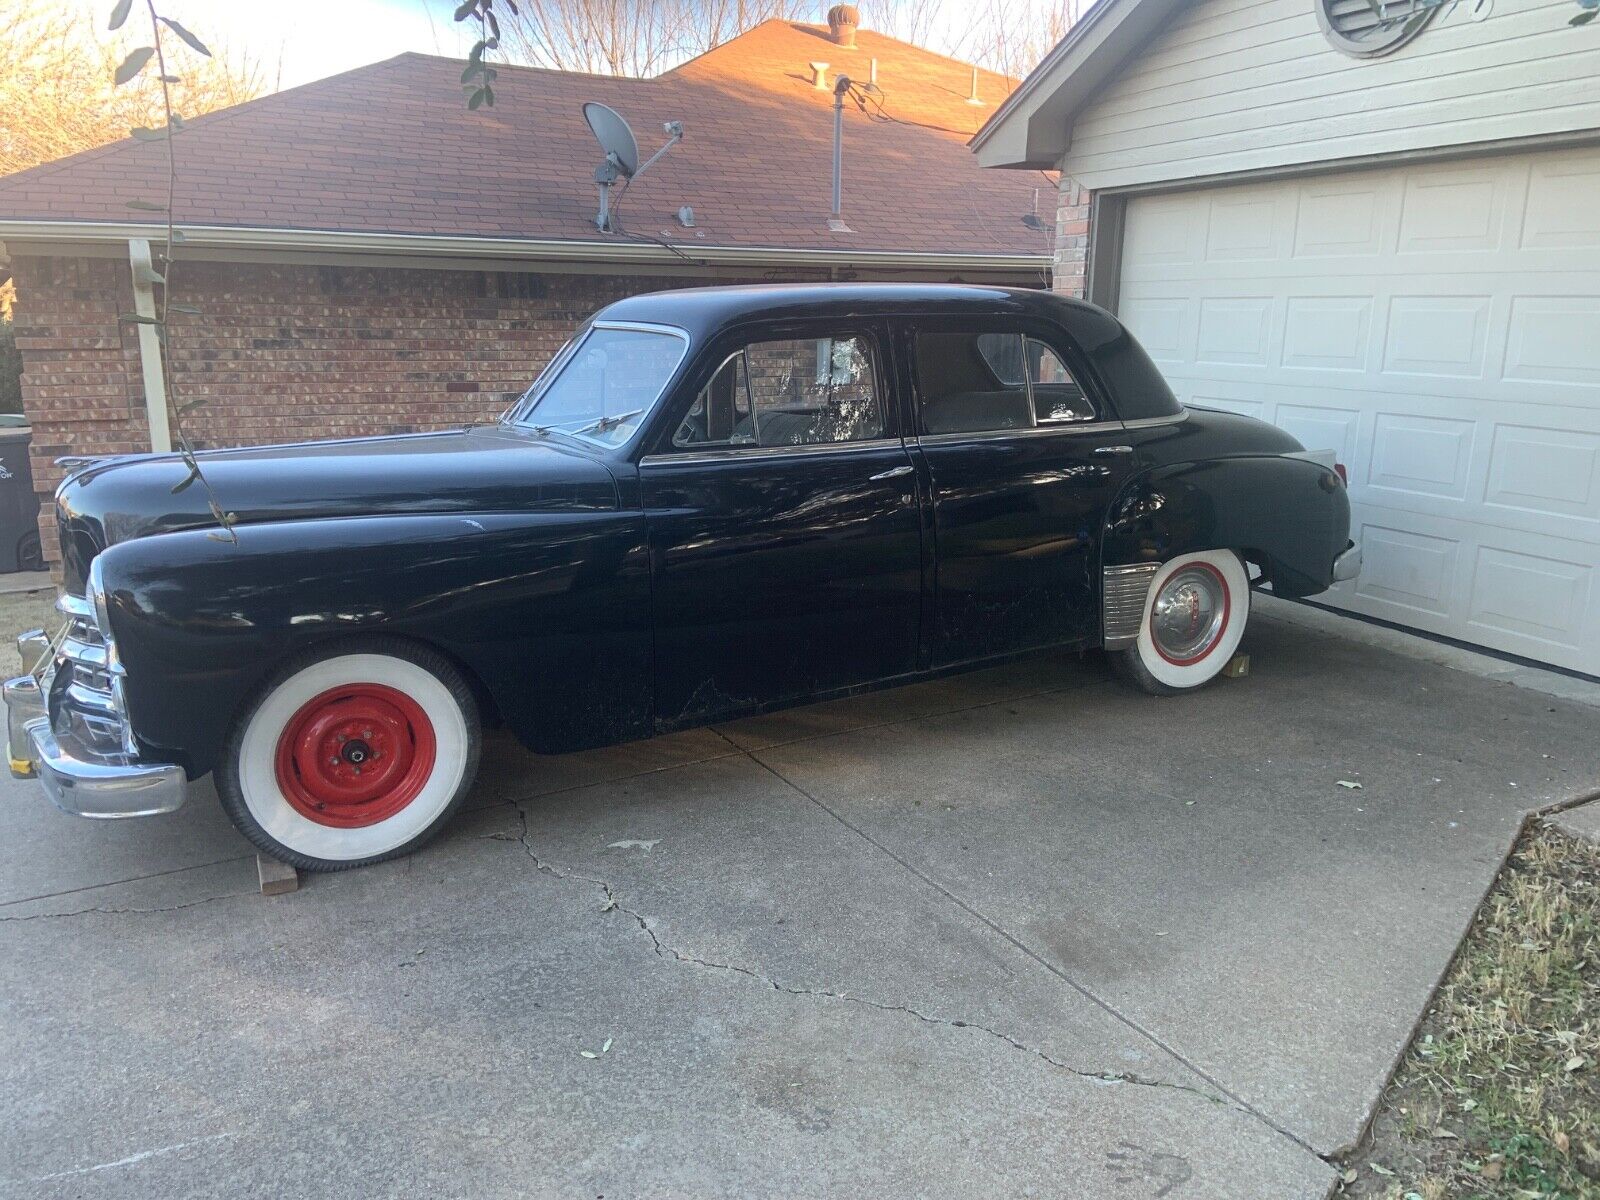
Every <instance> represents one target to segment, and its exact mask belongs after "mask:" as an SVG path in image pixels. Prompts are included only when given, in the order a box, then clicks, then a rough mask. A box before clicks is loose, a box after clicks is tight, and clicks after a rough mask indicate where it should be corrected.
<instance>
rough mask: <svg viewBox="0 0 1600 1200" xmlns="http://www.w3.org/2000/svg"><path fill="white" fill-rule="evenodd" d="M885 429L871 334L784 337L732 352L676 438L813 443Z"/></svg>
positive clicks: (711, 442) (695, 442)
mask: <svg viewBox="0 0 1600 1200" xmlns="http://www.w3.org/2000/svg"><path fill="white" fill-rule="evenodd" d="M883 435H884V418H883V406H882V403H881V399H880V397H879V395H878V386H877V374H876V370H875V367H874V364H873V355H872V347H871V344H870V343H869V342H868V341H867V339H865V338H863V337H859V336H849V337H828V338H785V339H782V340H775V341H766V342H752V343H751V344H750V345H748V346H745V347H744V348H743V349H741V350H739V351H737V352H736V353H734V354H732V355H730V356H729V357H728V359H727V360H726V361H724V362H723V364H722V366H721V367H719V368H718V370H717V373H716V374H715V375H713V376H712V378H711V382H710V383H708V384H707V385H706V386H705V387H704V388H703V389H702V390H701V392H700V394H699V395H698V396H696V397H695V402H694V404H693V405H692V406H691V407H690V409H689V412H688V415H686V416H685V417H684V419H683V422H682V423H681V424H680V425H679V426H678V428H677V430H676V432H674V433H673V435H672V444H673V445H674V446H677V447H680V448H689V447H697V446H704V447H712V446H761V447H768V446H816V445H829V444H832V443H836V442H861V441H870V440H872V439H873V438H880V437H882V436H883Z"/></svg>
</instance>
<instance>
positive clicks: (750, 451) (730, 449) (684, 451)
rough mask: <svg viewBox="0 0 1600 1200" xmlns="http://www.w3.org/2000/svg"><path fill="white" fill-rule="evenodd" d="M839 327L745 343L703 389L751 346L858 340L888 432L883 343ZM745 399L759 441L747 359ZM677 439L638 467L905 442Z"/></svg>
mask: <svg viewBox="0 0 1600 1200" xmlns="http://www.w3.org/2000/svg"><path fill="white" fill-rule="evenodd" d="M838 328H840V329H842V330H844V331H845V332H844V333H843V334H840V333H830V334H826V335H823V334H818V335H816V336H815V337H814V338H813V337H807V336H805V335H800V336H798V337H791V338H781V337H780V338H772V337H769V338H758V339H756V340H755V341H751V342H745V343H743V344H742V345H741V346H740V347H739V348H738V349H737V350H733V351H730V352H729V354H728V356H727V357H726V358H724V359H723V360H722V361H721V362H720V363H718V364H717V369H716V370H715V371H713V372H711V374H710V376H708V377H707V379H706V387H710V386H711V381H712V380H713V379H715V378H716V377H717V374H718V373H719V372H720V371H721V370H722V369H723V368H724V367H726V366H727V365H728V364H729V363H730V362H732V361H733V360H734V359H736V358H738V357H740V356H741V355H746V354H748V353H749V350H750V347H752V346H761V345H766V344H768V343H770V342H794V341H816V342H822V341H825V340H826V341H828V342H830V343H832V342H835V341H838V340H839V339H840V338H841V337H848V338H859V339H860V340H861V341H862V342H864V343H865V344H866V347H867V351H868V353H869V354H870V356H871V358H872V400H873V403H874V404H876V405H877V407H878V421H879V425H880V427H881V428H884V429H887V428H888V427H889V425H890V424H891V422H890V420H889V415H890V412H891V408H890V400H889V397H890V396H891V395H892V394H893V393H894V384H893V381H892V380H886V379H885V377H884V372H885V370H886V369H887V368H886V365H885V361H884V353H885V351H884V347H883V345H882V343H881V342H880V341H879V339H878V338H877V336H876V335H875V334H873V332H872V331H871V330H870V329H869V328H868V327H867V326H865V325H862V326H852V325H842V326H839V327H838ZM885 382H888V383H889V386H888V387H887V388H885V387H883V386H881V385H882V384H884V383H885ZM701 390H702V391H703V390H704V389H701ZM697 395H698V394H697ZM745 399H746V401H747V402H748V403H749V405H750V421H751V424H752V425H753V426H754V427H755V430H756V436H757V437H758V438H759V437H760V434H761V415H760V413H759V411H758V409H757V405H756V397H755V390H754V388H753V387H752V386H751V382H750V363H749V360H748V358H747V359H746V361H745ZM690 407H693V404H692V403H691V405H690ZM676 437H677V430H676V429H674V430H673V431H672V434H671V436H669V437H668V438H667V446H668V447H669V449H665V450H657V451H655V452H654V453H650V454H645V455H643V456H642V457H641V458H640V459H639V465H640V466H643V465H644V464H645V463H647V462H663V461H666V460H668V459H673V460H679V459H683V460H693V461H715V460H720V459H724V458H727V457H730V456H732V455H735V454H738V455H744V456H753V455H754V454H756V453H758V452H770V451H776V452H780V453H792V452H794V451H797V450H829V449H833V450H837V449H839V448H840V447H844V446H883V445H891V446H903V445H904V444H905V439H903V438H901V437H898V436H896V437H876V438H870V439H867V440H864V441H855V440H850V441H843V442H802V443H800V444H799V445H796V446H759V445H756V446H751V445H746V444H739V445H735V444H733V443H731V442H712V443H705V444H702V445H701V446H694V445H690V446H679V445H678V444H677V442H676V441H675V440H674V439H675V438H676Z"/></svg>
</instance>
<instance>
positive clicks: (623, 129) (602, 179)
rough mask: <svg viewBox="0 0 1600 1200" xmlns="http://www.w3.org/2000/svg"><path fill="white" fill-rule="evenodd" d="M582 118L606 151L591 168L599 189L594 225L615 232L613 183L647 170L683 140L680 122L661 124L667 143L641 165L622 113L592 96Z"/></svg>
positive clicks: (635, 143)
mask: <svg viewBox="0 0 1600 1200" xmlns="http://www.w3.org/2000/svg"><path fill="white" fill-rule="evenodd" d="M583 119H584V120H585V121H587V122H588V123H589V130H590V132H591V133H593V134H594V138H595V141H597V142H599V143H600V149H601V150H603V151H605V155H606V160H605V162H603V163H601V164H600V165H599V166H598V167H596V168H595V169H594V182H595V186H596V187H597V188H599V189H600V212H599V215H597V216H596V217H595V219H594V223H595V227H596V228H597V229H601V230H604V231H605V232H606V233H616V232H618V229H617V226H616V225H615V223H614V222H613V221H612V217H611V186H612V184H614V183H616V182H617V180H619V179H626V180H628V181H629V182H632V180H633V179H635V178H636V177H637V176H640V175H643V174H644V173H645V172H646V171H648V170H649V169H650V164H651V163H653V162H655V161H656V159H658V158H660V157H661V156H662V155H663V154H665V153H666V152H667V151H668V150H671V149H672V148H673V147H674V146H676V145H677V144H678V143H679V142H681V141H682V140H683V122H682V121H667V122H666V123H665V124H663V125H662V126H661V128H662V130H663V131H664V132H665V133H666V135H667V142H666V145H664V146H662V147H661V149H659V150H657V151H656V152H655V153H654V154H652V155H651V156H650V157H649V158H647V159H645V161H644V165H643V166H640V165H639V143H638V141H637V140H636V139H635V138H634V136H633V130H631V129H629V128H628V123H627V122H626V121H624V120H623V119H622V114H621V113H619V112H618V111H617V110H616V109H614V108H610V107H608V106H607V105H604V104H600V103H598V102H596V101H594V100H591V101H589V102H588V103H587V104H585V105H584V106H583ZM623 191H624V192H626V191H627V184H624V185H623Z"/></svg>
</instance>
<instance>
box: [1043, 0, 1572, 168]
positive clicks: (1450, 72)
mask: <svg viewBox="0 0 1600 1200" xmlns="http://www.w3.org/2000/svg"><path fill="white" fill-rule="evenodd" d="M1314 3H1315V0H1201V2H1200V3H1197V4H1195V5H1193V6H1192V7H1190V8H1188V9H1187V10H1186V11H1185V12H1184V14H1183V15H1182V16H1180V17H1179V18H1178V19H1177V20H1176V21H1175V22H1174V23H1173V25H1172V27H1171V28H1170V29H1168V30H1167V31H1166V32H1165V33H1163V34H1161V35H1159V36H1158V37H1157V38H1156V39H1155V40H1154V41H1153V42H1151V43H1150V44H1149V45H1147V46H1146V47H1145V48H1144V50H1143V51H1141V52H1140V53H1139V54H1138V55H1137V56H1135V57H1134V59H1133V60H1132V61H1130V62H1129V63H1128V64H1127V65H1126V67H1125V69H1124V70H1123V71H1122V73H1121V74H1119V75H1118V76H1116V77H1115V78H1114V79H1113V80H1112V82H1111V83H1110V84H1108V85H1107V87H1106V88H1105V90H1104V91H1103V92H1102V93H1101V94H1100V95H1099V96H1097V97H1096V98H1095V99H1094V101H1093V102H1092V103H1090V104H1089V105H1088V106H1087V107H1086V108H1085V109H1084V110H1083V111H1082V112H1081V113H1080V114H1079V115H1078V118H1077V120H1076V122H1075V123H1074V125H1073V129H1072V142H1071V146H1070V148H1069V149H1068V151H1067V156H1066V159H1065V162H1064V168H1065V170H1066V171H1067V173H1068V174H1070V175H1071V176H1072V177H1073V178H1075V179H1077V180H1078V181H1079V182H1080V183H1082V184H1083V185H1084V186H1085V187H1088V188H1090V189H1092V190H1100V189H1102V188H1113V187H1129V186H1133V185H1137V184H1147V183H1156V182H1164V181H1168V180H1182V179H1195V178H1200V177H1204V176H1212V175H1221V174H1227V173H1230V172H1235V171H1248V170H1259V169H1265V168H1272V167H1279V166H1286V165H1294V164H1303V163H1316V162H1333V161H1337V160H1339V159H1346V158H1354V157H1364V156H1367V155H1374V154H1389V153H1395V152H1400V151H1406V150H1417V149H1427V148H1434V147H1439V146H1450V145H1469V144H1475V143H1482V142H1492V141H1499V140H1503V139H1507V138H1522V137H1532V136H1538V135H1542V134H1551V133H1566V132H1576V131H1582V130H1592V129H1597V128H1600V86H1597V83H1596V81H1597V80H1600V25H1592V26H1588V27H1586V28H1580V29H1574V28H1571V27H1570V26H1569V25H1568V24H1567V21H1568V19H1569V18H1570V17H1571V16H1572V15H1573V14H1574V13H1576V12H1577V11H1578V9H1577V7H1576V6H1575V5H1574V4H1573V3H1572V0H1496V3H1495V7H1494V10H1493V12H1492V14H1491V15H1490V16H1489V18H1488V19H1487V20H1485V21H1482V22H1473V21H1470V20H1468V18H1467V7H1468V6H1467V5H1466V4H1464V3H1463V4H1462V5H1460V6H1459V7H1458V8H1456V9H1455V10H1454V11H1453V12H1451V13H1449V14H1447V15H1446V16H1444V17H1443V18H1441V19H1440V20H1437V21H1435V22H1434V24H1433V25H1432V26H1430V27H1429V28H1428V29H1426V30H1424V31H1423V33H1422V34H1421V36H1420V37H1418V38H1417V39H1416V40H1415V41H1413V42H1411V43H1410V44H1409V45H1407V46H1405V47H1403V48H1402V49H1401V50H1399V51H1398V52H1396V53H1394V54H1392V55H1389V56H1387V57H1385V58H1378V59H1356V58H1351V57H1349V56H1348V55H1345V54H1341V53H1340V52H1339V51H1337V50H1335V49H1334V48H1333V47H1332V46H1331V45H1330V44H1329V43H1328V41H1327V39H1326V38H1324V36H1323V34H1322V31H1321V29H1320V28H1319V26H1318V24H1317V18H1316V13H1315V10H1314V8H1313V4H1314Z"/></svg>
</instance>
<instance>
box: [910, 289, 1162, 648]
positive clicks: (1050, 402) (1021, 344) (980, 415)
mask: <svg viewBox="0 0 1600 1200" xmlns="http://www.w3.org/2000/svg"><path fill="white" fill-rule="evenodd" d="M902 346H903V348H904V353H903V354H902V358H903V360H904V361H905V363H906V364H907V368H908V370H909V371H910V374H911V382H912V391H913V393H914V396H915V420H916V422H917V429H916V435H915V453H916V455H917V457H918V458H919V459H920V460H921V463H922V469H923V470H925V471H926V473H927V477H928V482H929V489H930V495H931V498H932V508H933V522H932V524H933V538H934V553H933V558H934V561H935V564H936V565H935V568H934V571H935V577H934V585H933V608H932V613H933V619H932V629H931V631H930V638H929V641H930V647H929V649H930V657H931V662H932V665H934V666H936V667H937V666H943V665H947V664H950V663H957V662H962V661H966V660H969V659H977V658H984V657H989V656H993V655H1000V654H1006V653H1010V652H1014V651H1018V650H1025V649H1028V648H1030V647H1037V646H1046V645H1053V644H1058V643H1071V642H1083V641H1087V640H1090V639H1093V638H1094V637H1096V636H1097V634H1098V630H1099V598H1100V580H1099V573H1100V553H1099V549H1100V540H1101V536H1102V531H1103V529H1104V527H1105V519H1106V513H1107V510H1108V509H1109V507H1110V505H1111V502H1112V500H1113V499H1114V497H1115V495H1116V492H1117V489H1118V488H1119V487H1120V486H1121V484H1122V482H1123V480H1125V479H1126V478H1127V475H1128V472H1129V470H1130V469H1131V465H1132V454H1131V451H1130V448H1129V446H1128V444H1127V435H1126V431H1125V429H1124V427H1123V425H1122V423H1121V422H1120V421H1119V420H1117V419H1116V416H1115V414H1114V412H1113V411H1112V410H1111V408H1110V406H1109V404H1108V403H1107V402H1106V399H1105V397H1103V396H1098V395H1096V394H1094V392H1093V391H1092V390H1091V389H1089V388H1086V387H1085V386H1084V385H1085V384H1086V383H1087V382H1088V381H1089V376H1088V371H1087V367H1086V365H1085V364H1084V361H1083V359H1082V358H1081V356H1080V355H1078V354H1077V353H1076V351H1075V349H1074V347H1072V346H1071V344H1070V342H1069V340H1068V339H1067V337H1066V335H1065V334H1064V333H1063V332H1062V331H1061V330H1059V329H1056V328H1055V327H1053V326H1049V325H1045V324H1042V323H1041V324H1033V323H1030V322H1027V321H1024V320H1020V319H1019V320H1013V319H994V320H983V319H962V318H941V319H938V320H924V321H917V322H914V323H909V324H908V326H907V327H906V328H905V329H904V331H903V333H902Z"/></svg>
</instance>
